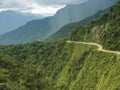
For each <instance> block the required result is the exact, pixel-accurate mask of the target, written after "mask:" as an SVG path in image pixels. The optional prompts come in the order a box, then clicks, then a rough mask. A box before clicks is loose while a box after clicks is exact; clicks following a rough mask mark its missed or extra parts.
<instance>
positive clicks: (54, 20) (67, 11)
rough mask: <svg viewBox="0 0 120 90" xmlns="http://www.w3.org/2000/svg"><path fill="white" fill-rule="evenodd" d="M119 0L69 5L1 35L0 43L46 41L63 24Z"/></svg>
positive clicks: (83, 17)
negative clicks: (51, 14)
mask: <svg viewBox="0 0 120 90" xmlns="http://www.w3.org/2000/svg"><path fill="white" fill-rule="evenodd" d="M116 1H117V0H88V1H87V2H85V3H81V4H78V5H67V6H66V7H65V8H62V9H61V10H59V11H58V12H57V13H56V14H55V15H54V16H52V17H47V18H44V19H42V20H33V21H30V22H28V23H26V24H25V25H24V26H22V27H19V28H18V29H16V30H14V31H12V32H9V33H6V34H4V35H1V36H0V44H16V43H26V42H31V41H36V40H37V41H44V40H45V39H46V38H48V37H49V36H50V35H51V34H53V33H55V32H56V31H58V30H59V29H60V28H61V27H62V26H64V25H65V24H68V23H72V22H78V21H80V20H83V19H85V18H87V17H89V16H91V15H93V14H94V13H96V12H97V11H98V10H104V9H106V8H108V7H110V6H111V5H113V4H115V2H116Z"/></svg>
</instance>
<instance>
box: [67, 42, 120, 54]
mask: <svg viewBox="0 0 120 90" xmlns="http://www.w3.org/2000/svg"><path fill="white" fill-rule="evenodd" d="M66 42H67V43H78V44H86V45H94V46H97V47H98V49H97V50H98V51H102V52H106V53H113V54H116V55H120V52H118V51H112V50H105V49H103V46H102V45H100V44H97V43H91V42H79V41H66Z"/></svg>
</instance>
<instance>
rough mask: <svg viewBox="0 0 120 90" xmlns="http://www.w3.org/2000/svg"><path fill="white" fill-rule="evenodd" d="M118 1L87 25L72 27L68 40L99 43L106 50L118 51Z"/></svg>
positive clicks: (119, 5) (119, 41)
mask: <svg viewBox="0 0 120 90" xmlns="http://www.w3.org/2000/svg"><path fill="white" fill-rule="evenodd" d="M119 8H120V1H118V3H117V4H115V5H114V6H113V7H111V8H110V10H109V12H108V13H106V14H104V15H103V16H101V17H100V18H99V19H97V20H94V21H91V22H90V23H89V24H87V25H83V26H81V25H79V26H77V27H74V28H73V30H72V32H71V35H70V39H71V40H77V41H89V42H96V43H100V44H102V45H103V46H104V48H106V49H112V50H118V51H120V46H119V45H120V11H119Z"/></svg>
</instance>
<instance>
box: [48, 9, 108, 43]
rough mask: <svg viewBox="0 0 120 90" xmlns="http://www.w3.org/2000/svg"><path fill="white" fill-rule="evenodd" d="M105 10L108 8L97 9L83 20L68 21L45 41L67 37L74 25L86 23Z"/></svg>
mask: <svg viewBox="0 0 120 90" xmlns="http://www.w3.org/2000/svg"><path fill="white" fill-rule="evenodd" d="M107 11H108V9H105V10H99V11H98V12H96V13H95V14H94V15H92V16H90V17H88V18H86V19H84V20H81V21H79V22H76V23H70V24H67V25H64V26H63V27H62V28H61V29H60V30H58V31H57V32H55V33H54V34H52V35H51V36H50V37H48V38H47V41H53V40H58V39H62V38H69V35H70V32H71V31H72V29H73V28H74V27H76V26H78V25H86V24H87V23H89V22H90V21H92V20H95V19H98V18H99V17H100V16H101V15H103V14H105V13H107Z"/></svg>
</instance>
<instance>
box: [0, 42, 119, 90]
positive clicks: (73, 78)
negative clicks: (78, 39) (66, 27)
mask: <svg viewBox="0 0 120 90" xmlns="http://www.w3.org/2000/svg"><path fill="white" fill-rule="evenodd" d="M0 53H1V54H0V62H2V63H0V90H89V89H91V90H119V89H120V76H119V75H120V56H117V55H115V54H110V53H103V52H98V51H96V48H95V47H94V46H90V45H82V44H69V43H66V42H64V41H58V42H52V43H40V42H34V43H31V44H25V45H15V46H12V45H11V46H1V47H0Z"/></svg>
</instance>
